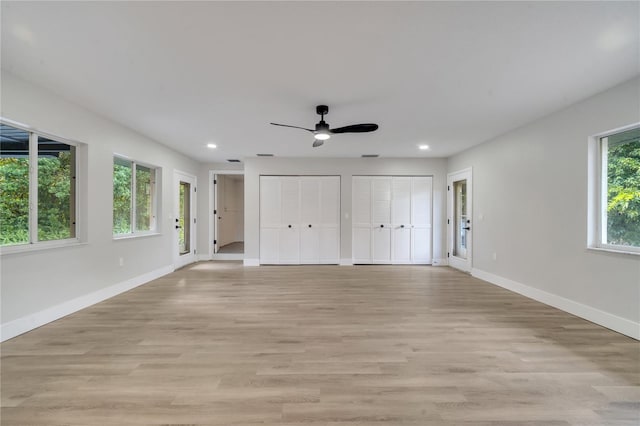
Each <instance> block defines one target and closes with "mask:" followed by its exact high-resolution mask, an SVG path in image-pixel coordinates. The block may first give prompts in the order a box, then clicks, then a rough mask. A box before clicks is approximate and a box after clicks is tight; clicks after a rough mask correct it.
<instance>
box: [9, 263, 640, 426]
mask: <svg viewBox="0 0 640 426" xmlns="http://www.w3.org/2000/svg"><path fill="white" fill-rule="evenodd" d="M1 350H2V366H1V371H2V377H1V384H2V412H1V415H2V424H3V425H63V424H64V425H142V424H145V425H146V424H174V425H175V424H180V425H186V424H198V425H199V424H203V425H204V424H207V425H288V426H294V425H296V426H302V425H305V426H320V425H322V426H339V425H343V426H347V425H350V426H355V425H359V426H365V425H371V426H373V425H375V426H382V425H414V426H418V425H419V426H429V425H528V426H532V425H568V424H571V425H636V426H637V425H638V424H639V419H640V343H639V342H637V341H635V340H633V339H630V338H628V337H625V336H622V335H620V334H617V333H615V332H613V331H610V330H607V329H604V328H602V327H599V326H597V325H594V324H591V323H589V322H587V321H584V320H581V319H579V318H576V317H574V316H571V315H569V314H566V313H563V312H561V311H559V310H556V309H554V308H551V307H548V306H545V305H542V304H540V303H537V302H534V301H532V300H529V299H527V298H524V297H522V296H519V295H517V294H514V293H511V292H509V291H506V290H503V289H501V288H499V287H495V286H493V285H491V284H487V283H485V282H483V281H480V280H477V279H474V278H471V277H469V276H468V275H465V274H462V273H460V272H457V271H454V270H451V269H449V268H436V267H424V266H360V267H345V266H342V267H338V266H300V267H259V268H243V267H242V266H240V265H239V264H237V263H231V262H226V263H222V262H215V263H214V262H204V263H199V264H195V265H192V266H190V267H187V268H184V269H182V270H180V271H177V272H175V273H173V274H170V275H167V276H166V277H163V278H161V279H158V280H155V281H153V282H151V283H149V284H146V285H144V286H142V287H139V288H137V289H135V290H132V291H130V292H127V293H125V294H122V295H120V296H117V297H115V298H112V299H110V300H108V301H106V302H103V303H100V304H98V305H95V306H93V307H91V308H88V309H85V310H83V311H81V312H78V313H76V314H74V315H71V316H69V317H66V318H64V319H61V320H59V321H56V322H54V323H51V324H49V325H46V326H44V327H41V328H39V329H37V330H34V331H32V332H30V333H27V334H25V335H22V336H19V337H17V338H14V339H12V340H10V341H7V342H5V343H3V344H2V345H1Z"/></svg>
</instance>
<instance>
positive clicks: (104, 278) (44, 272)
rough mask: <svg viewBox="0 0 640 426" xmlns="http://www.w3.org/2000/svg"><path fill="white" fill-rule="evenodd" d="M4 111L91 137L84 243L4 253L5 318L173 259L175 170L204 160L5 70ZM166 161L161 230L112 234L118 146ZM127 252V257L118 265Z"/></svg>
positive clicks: (138, 156)
mask: <svg viewBox="0 0 640 426" xmlns="http://www.w3.org/2000/svg"><path fill="white" fill-rule="evenodd" d="M1 108H2V115H3V116H4V117H6V118H10V119H13V120H15V121H18V122H20V123H24V124H28V125H30V126H32V127H34V128H36V129H38V130H41V131H46V132H48V133H51V134H53V135H58V136H60V137H64V138H68V139H71V140H76V141H78V142H82V143H85V144H87V151H88V163H87V164H86V165H85V168H84V169H83V171H84V172H85V174H84V176H82V175H81V176H80V177H79V179H80V180H81V182H80V185H82V187H84V188H85V191H84V192H83V193H81V196H84V197H86V198H84V203H85V204H86V205H87V207H88V208H87V212H86V213H87V215H86V216H82V217H81V218H80V220H82V219H85V220H86V221H87V222H86V223H87V225H88V229H87V231H88V232H87V236H88V239H87V241H86V244H83V245H78V246H74V247H67V248H57V249H49V250H41V251H35V252H28V253H21V254H3V255H2V272H1V282H2V324H3V325H4V324H5V323H7V322H9V321H12V320H16V319H19V318H22V317H25V316H27V315H30V314H34V313H37V312H41V311H43V310H45V309H47V308H52V307H54V306H56V305H58V304H61V303H64V302H69V301H72V300H74V299H75V298H78V297H81V296H84V295H87V294H89V293H92V292H97V291H100V290H103V289H105V288H107V287H110V286H113V285H116V284H120V283H123V282H126V281H127V280H130V279H135V278H137V277H140V276H144V275H145V274H149V273H153V272H154V271H160V270H165V271H166V270H167V269H169V270H170V268H171V267H172V264H173V257H172V255H173V252H174V248H175V243H174V239H173V237H174V233H173V232H172V229H173V226H172V223H171V217H172V216H173V194H174V192H175V191H174V188H172V184H173V170H174V169H179V170H183V171H186V172H190V173H193V174H194V175H195V174H196V173H197V171H198V168H199V166H200V165H199V164H198V163H196V162H195V161H193V160H191V159H189V158H187V157H185V156H184V155H182V154H179V153H177V152H176V151H173V150H171V149H169V148H167V147H166V146H164V145H161V144H159V143H157V142H154V141H152V140H150V139H148V138H146V137H144V136H142V135H140V134H137V133H135V132H133V131H131V130H129V129H126V128H124V127H122V126H120V125H117V124H115V123H113V122H110V121H109V120H106V119H104V118H101V117H98V116H96V115H95V114H93V113H91V112H89V111H87V110H86V109H84V108H82V107H79V106H77V105H73V104H71V103H69V102H67V101H65V100H63V99H61V98H60V97H58V96H56V95H54V94H52V93H50V92H48V91H45V90H43V89H41V88H38V87H35V86H33V85H31V84H29V83H27V82H25V81H23V80H21V79H19V78H18V77H16V76H14V75H12V74H10V73H8V72H3V73H2V100H1ZM114 153H118V154H122V155H126V156H128V157H131V158H133V159H135V160H138V161H144V162H147V163H150V164H153V165H156V166H159V167H162V176H161V177H162V193H161V199H160V206H161V216H160V226H161V231H162V235H156V236H150V237H144V238H133V239H126V240H120V241H114V240H113V237H112V223H113V220H112V205H113V202H112V193H113V192H112V181H113V154H114ZM120 257H122V258H123V260H124V265H123V266H119V258H120Z"/></svg>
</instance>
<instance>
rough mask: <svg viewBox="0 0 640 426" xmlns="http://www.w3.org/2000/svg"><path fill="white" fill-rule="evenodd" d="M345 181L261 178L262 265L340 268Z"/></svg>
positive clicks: (310, 177) (335, 179) (314, 177)
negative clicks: (332, 265)
mask: <svg viewBox="0 0 640 426" xmlns="http://www.w3.org/2000/svg"><path fill="white" fill-rule="evenodd" d="M339 258H340V177H339V176H261V177H260V263H262V264H323V263H324V264H337V263H339Z"/></svg>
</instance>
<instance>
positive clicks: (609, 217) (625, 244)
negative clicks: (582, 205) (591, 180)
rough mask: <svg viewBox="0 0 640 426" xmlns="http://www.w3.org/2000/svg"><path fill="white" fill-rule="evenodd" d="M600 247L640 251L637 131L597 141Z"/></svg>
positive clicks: (639, 136) (639, 133)
mask: <svg viewBox="0 0 640 426" xmlns="http://www.w3.org/2000/svg"><path fill="white" fill-rule="evenodd" d="M600 152H601V155H600V158H601V166H602V169H601V170H602V173H601V206H600V208H601V220H600V231H601V232H600V245H601V246H603V247H610V248H621V249H631V250H632V251H636V250H635V249H639V250H640V128H633V129H630V130H626V131H623V132H618V133H614V134H610V135H607V136H605V137H602V138H600Z"/></svg>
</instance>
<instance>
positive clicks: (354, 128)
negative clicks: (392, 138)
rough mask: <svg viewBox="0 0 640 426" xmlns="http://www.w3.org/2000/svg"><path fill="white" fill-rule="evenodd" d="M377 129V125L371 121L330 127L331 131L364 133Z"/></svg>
mask: <svg viewBox="0 0 640 426" xmlns="http://www.w3.org/2000/svg"><path fill="white" fill-rule="evenodd" d="M376 130H378V125H377V124H373V123H366V124H352V125H351V126H344V127H338V128H337V129H331V133H366V132H373V131H376Z"/></svg>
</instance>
